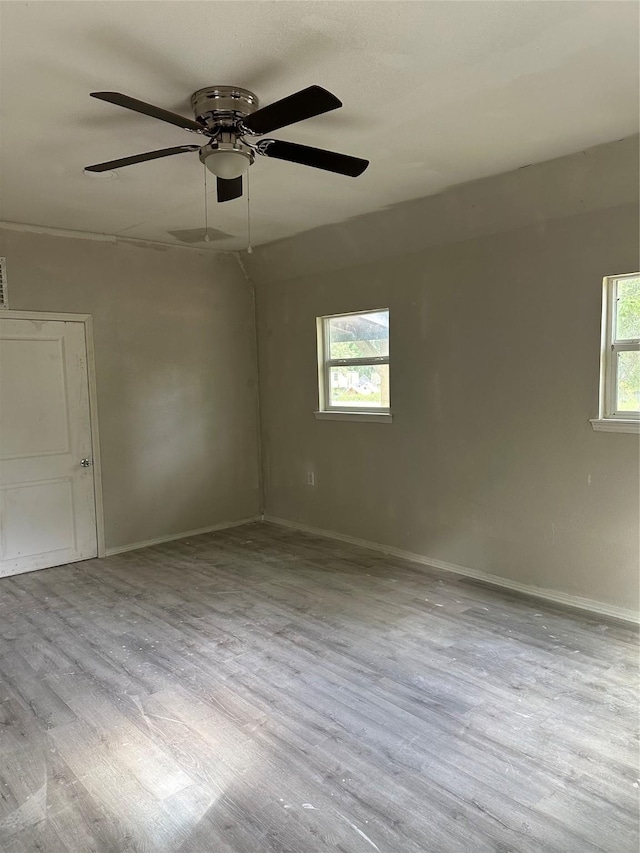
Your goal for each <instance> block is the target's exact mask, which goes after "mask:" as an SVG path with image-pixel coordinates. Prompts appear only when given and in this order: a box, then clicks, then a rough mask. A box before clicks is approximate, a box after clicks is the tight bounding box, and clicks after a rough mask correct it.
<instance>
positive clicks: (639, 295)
mask: <svg viewBox="0 0 640 853" xmlns="http://www.w3.org/2000/svg"><path fill="white" fill-rule="evenodd" d="M629 338H640V277H638V276H637V275H636V276H633V277H631V276H629V278H621V279H618V281H617V282H616V340H619V341H622V340H628V339H629Z"/></svg>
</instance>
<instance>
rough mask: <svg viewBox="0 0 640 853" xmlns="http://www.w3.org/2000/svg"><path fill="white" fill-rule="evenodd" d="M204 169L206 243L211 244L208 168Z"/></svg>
mask: <svg viewBox="0 0 640 853" xmlns="http://www.w3.org/2000/svg"><path fill="white" fill-rule="evenodd" d="M202 168H203V169H204V242H205V243H209V242H211V237H210V236H209V210H208V208H207V167H206V166H204V165H203V167H202Z"/></svg>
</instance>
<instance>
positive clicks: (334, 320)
mask: <svg viewBox="0 0 640 853" xmlns="http://www.w3.org/2000/svg"><path fill="white" fill-rule="evenodd" d="M327 344H328V353H327V355H328V358H329V361H330V362H333V361H334V360H347V361H348V360H351V359H358V360H360V361H361V360H366V359H371V360H372V361H373V360H374V359H380V358H385V359H387V358H388V356H389V312H388V311H375V312H370V313H366V314H347V315H344V316H342V317H331V318H329V319H328V321H327ZM328 391H329V402H330V405H331V406H340V405H345V406H349V407H352V406H362V407H365V408H367V407H368V408H388V407H389V365H388V364H385V363H380V362H378V363H375V362H374V363H370V364H361V363H360V364H357V363H356V364H348V363H347V364H344V363H342V364H339V365H336V364H331V366H330V370H329V389H328Z"/></svg>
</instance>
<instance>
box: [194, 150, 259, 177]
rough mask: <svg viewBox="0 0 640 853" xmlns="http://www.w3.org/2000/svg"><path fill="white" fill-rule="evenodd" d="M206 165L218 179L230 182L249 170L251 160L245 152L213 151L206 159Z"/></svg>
mask: <svg viewBox="0 0 640 853" xmlns="http://www.w3.org/2000/svg"><path fill="white" fill-rule="evenodd" d="M204 164H205V166H206V167H207V169H208V170H209V171H210V172H213V174H214V175H216V177H218V178H223V179H224V180H226V181H230V180H232V179H233V178H239V177H240V176H241V175H244V173H245V172H246V171H247V170H248V168H249V166H250V165H251V159H250V157H249V155H248V154H245V153H244V151H229V150H224V149H222V150H215V149H214V150H213V151H209V152H208V153H207V155H206V157H205V158H204Z"/></svg>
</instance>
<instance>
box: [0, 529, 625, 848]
mask: <svg viewBox="0 0 640 853" xmlns="http://www.w3.org/2000/svg"><path fill="white" fill-rule="evenodd" d="M637 650H638V644H637V634H636V633H635V632H633V631H631V630H627V629H625V628H623V627H620V626H616V625H614V624H599V623H598V622H597V621H596V620H591V619H589V618H586V617H584V616H579V615H574V614H568V613H566V612H562V611H561V610H557V609H552V608H549V607H545V606H542V605H540V604H536V603H535V602H534V603H532V602H531V601H527V600H524V599H518V598H516V597H511V596H509V595H506V594H503V593H501V592H499V591H495V590H491V589H488V588H486V587H482V586H480V585H478V584H474V583H472V582H469V581H464V580H462V579H459V578H456V577H454V576H451V575H446V574H444V573H440V572H437V571H430V570H425V569H424V568H423V567H418V566H415V565H412V564H411V563H407V562H405V561H402V560H399V559H395V558H390V557H386V556H384V555H381V554H376V553H373V552H369V551H366V550H362V549H359V548H354V547H351V546H347V545H343V544H339V543H336V542H331V541H328V540H324V539H320V538H316V537H313V536H309V535H306V534H302V533H297V532H293V531H289V530H285V529H282V528H278V527H275V526H270V525H261V524H252V525H247V526H245V527H242V528H236V529H234V530H229V531H225V532H221V533H216V534H208V535H205V536H199V537H195V538H192V539H188V540H182V541H180V542H174V543H170V544H166V545H162V546H157V547H152V548H147V549H145V550H143V551H135V552H130V553H127V554H121V555H118V556H114V557H110V558H108V559H105V560H92V561H88V562H85V563H77V564H75V565H70V566H62V567H59V568H55V569H48V570H45V571H40V572H34V573H32V574H27V575H21V576H18V577H14V578H7V579H3V580H2V581H0V678H1V686H0V691H1V692H0V850H2V851H3V853H33V851H47V853H69V851H73V853H92V851H95V853H133V851H145V853H147V852H148V851H151V853H162V852H163V851H171V853H177V851H180V853H321V852H322V853H323V852H324V851H340V853H367V851H369V853H371V851H379V853H489V851H494V853H534V851H535V853H543V852H544V853H574V851H575V853H590V851H605V853H637V850H638V811H637V808H638V775H639V773H638V764H637V758H638V752H637V747H638V740H637V720H638V716H637V714H638V700H637Z"/></svg>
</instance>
